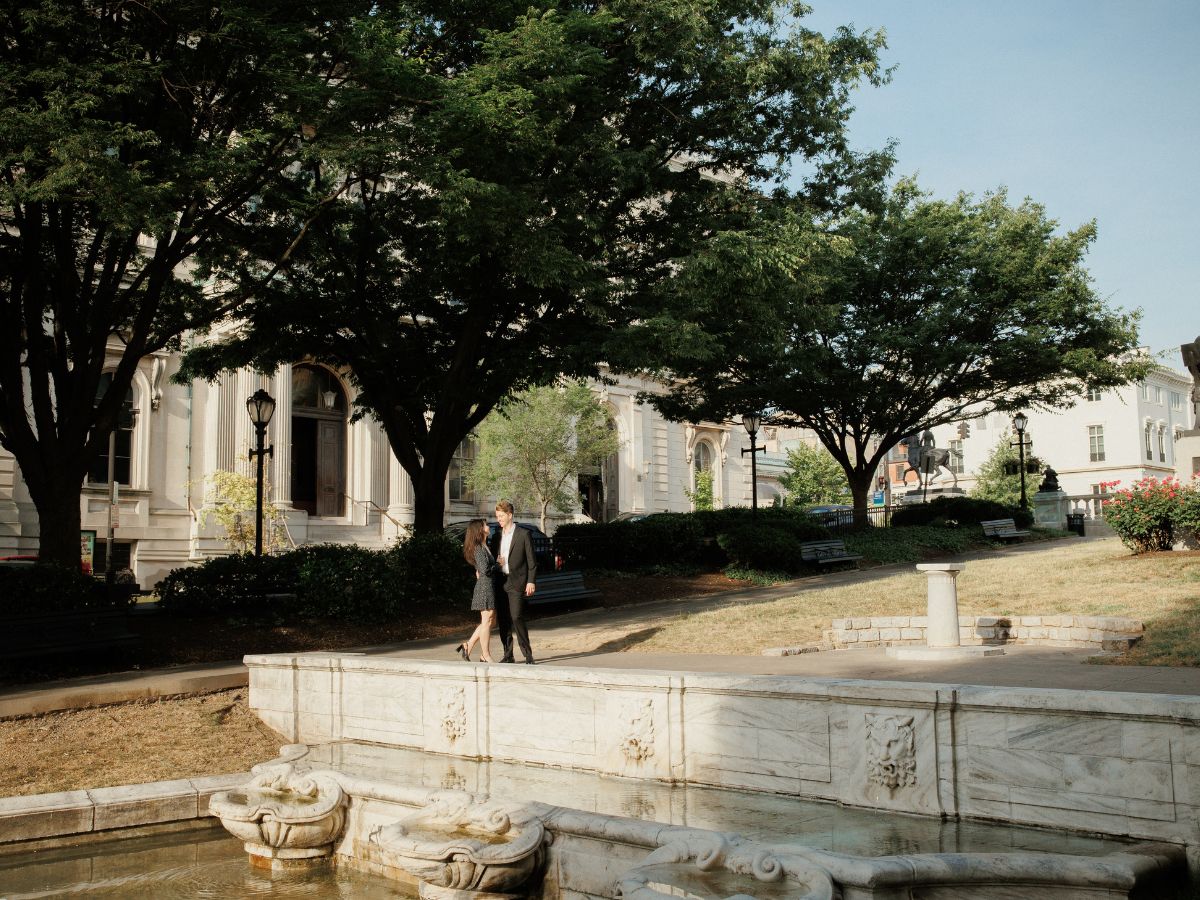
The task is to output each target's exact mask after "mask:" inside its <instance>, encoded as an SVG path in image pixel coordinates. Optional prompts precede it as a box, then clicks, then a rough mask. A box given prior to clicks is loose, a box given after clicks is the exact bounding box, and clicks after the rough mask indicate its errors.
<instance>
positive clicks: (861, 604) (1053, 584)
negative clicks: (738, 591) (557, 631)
mask: <svg viewBox="0 0 1200 900" xmlns="http://www.w3.org/2000/svg"><path fill="white" fill-rule="evenodd" d="M925 584H926V578H925V576H924V575H922V574H918V573H917V572H915V571H911V572H906V573H903V574H897V575H893V576H890V577H887V578H880V579H877V580H874V581H868V582H866V583H861V584H854V585H846V586H835V587H827V588H815V589H812V590H806V591H804V592H803V593H800V594H798V595H796V596H794V597H789V598H787V599H783V600H775V601H771V602H766V603H754V604H740V605H724V606H721V607H719V608H715V609H709V610H705V611H704V612H698V613H691V614H685V615H680V616H676V617H672V618H669V619H663V620H660V621H655V622H644V623H643V626H651V625H653V626H655V627H654V629H653V630H652V631H651V632H650V633H649V634H648V635H647V637H646V639H645V640H642V641H639V642H637V643H636V644H634V645H632V646H629V647H628V648H626V649H629V650H634V651H638V652H647V651H654V652H677V653H732V654H756V653H760V652H761V651H762V650H763V649H765V648H767V647H780V646H791V645H799V644H808V643H812V642H814V641H816V640H819V639H820V638H821V636H822V633H823V632H824V631H825V630H826V629H827V628H829V623H830V621H831V620H832V619H836V618H843V617H846V616H906V615H924V614H925ZM958 599H959V610H960V612H962V613H963V614H964V615H982V614H997V615H1056V614H1063V613H1070V614H1074V615H1096V616H1128V617H1130V618H1134V619H1140V620H1141V621H1142V622H1144V623H1145V625H1146V637H1145V638H1144V639H1143V641H1142V643H1141V646H1140V647H1139V648H1138V649H1137V650H1136V651H1135V652H1134V653H1132V654H1130V655H1129V657H1127V658H1124V659H1122V660H1120V661H1122V662H1131V663H1140V664H1143V665H1189V666H1190V665H1200V641H1198V640H1197V627H1198V626H1200V555H1195V554H1182V553H1162V554H1155V555H1150V556H1143V557H1135V556H1133V555H1131V554H1130V553H1129V551H1127V550H1126V549H1125V548H1124V547H1123V546H1122V545H1121V543H1120V541H1118V540H1117V539H1116V538H1112V539H1110V540H1103V541H1088V542H1086V543H1085V542H1063V543H1057V542H1056V543H1050V544H1046V545H1045V547H1044V549H1039V550H1036V551H1030V552H1027V553H1024V554H1022V555H1020V556H1006V557H997V558H995V559H981V560H972V561H970V562H969V563H968V564H967V568H966V570H965V571H964V572H962V573H961V574H960V575H959V578H958ZM718 635H719V637H714V636H718Z"/></svg>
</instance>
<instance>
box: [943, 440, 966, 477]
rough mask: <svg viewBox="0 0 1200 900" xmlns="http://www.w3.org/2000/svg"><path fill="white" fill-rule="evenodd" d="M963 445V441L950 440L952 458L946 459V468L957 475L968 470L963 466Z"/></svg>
mask: <svg viewBox="0 0 1200 900" xmlns="http://www.w3.org/2000/svg"><path fill="white" fill-rule="evenodd" d="M962 447H963V442H962V441H951V442H950V458H949V459H948V460H946V468H947V469H949V470H950V471H951V472H953V473H954V474H955V475H961V474H962V473H963V472H965V471H966V467H965V466H963V455H962Z"/></svg>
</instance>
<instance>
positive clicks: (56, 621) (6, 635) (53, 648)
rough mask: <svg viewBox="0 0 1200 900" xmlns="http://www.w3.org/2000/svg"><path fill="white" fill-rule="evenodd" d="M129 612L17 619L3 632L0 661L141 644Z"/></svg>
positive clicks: (7, 620)
mask: <svg viewBox="0 0 1200 900" xmlns="http://www.w3.org/2000/svg"><path fill="white" fill-rule="evenodd" d="M138 640H139V639H138V636H137V635H136V634H133V633H132V632H130V631H129V611H128V610H127V609H94V610H80V611H72V612H52V613H41V614H36V615H25V616H14V617H11V618H5V619H4V627H3V629H0V659H29V658H31V657H38V656H52V655H61V654H64V653H84V652H89V651H96V650H115V649H119V648H122V647H128V646H130V645H132V644H135V643H137V641H138Z"/></svg>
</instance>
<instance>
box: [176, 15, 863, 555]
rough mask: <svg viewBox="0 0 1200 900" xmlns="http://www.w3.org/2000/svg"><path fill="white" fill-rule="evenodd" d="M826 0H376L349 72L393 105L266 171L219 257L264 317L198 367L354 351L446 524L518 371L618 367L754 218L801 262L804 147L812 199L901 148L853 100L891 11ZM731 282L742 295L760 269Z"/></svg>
mask: <svg viewBox="0 0 1200 900" xmlns="http://www.w3.org/2000/svg"><path fill="white" fill-rule="evenodd" d="M803 14H804V11H803V9H802V8H801V7H792V6H784V5H781V4H776V3H773V2H766V3H764V2H758V0H718V2H715V3H708V4H687V3H684V4H680V3H677V2H674V0H636V2H633V0H618V2H616V3H611V4H610V3H603V4H566V5H563V4H558V3H548V2H547V3H534V4H532V5H530V4H526V3H516V4H495V3H485V4H466V5H464V4H457V5H453V6H451V5H444V4H443V5H441V6H431V5H423V6H416V7H413V6H411V5H399V4H387V3H384V4H376V5H373V6H372V7H371V12H370V15H363V16H361V17H359V18H358V19H357V20H356V24H355V28H354V29H352V30H350V31H338V32H337V33H338V35H339V36H340V37H342V38H343V44H342V51H343V54H344V56H345V58H346V59H347V60H348V63H347V64H348V66H349V68H350V71H351V72H352V74H353V75H354V77H352V78H350V79H346V81H347V82H348V83H349V84H351V85H353V86H354V87H355V89H356V90H357V91H360V92H361V93H362V94H363V95H364V97H367V98H372V99H374V100H375V102H374V104H373V105H372V106H370V107H368V105H367V104H366V103H365V102H364V103H363V104H362V105H361V107H355V108H356V109H359V108H362V109H367V108H371V109H374V110H375V111H376V113H377V117H376V119H375V120H374V121H364V122H361V123H358V125H359V127H358V131H357V134H356V136H355V139H353V140H347V141H344V142H341V143H336V144H333V145H329V144H327V145H326V149H325V150H324V152H323V151H322V150H321V149H320V148H316V149H314V152H313V153H312V154H311V156H312V158H311V159H310V160H307V161H306V164H305V165H303V166H300V167H298V168H297V169H296V170H295V175H294V178H293V179H292V182H291V183H290V184H289V185H287V186H285V187H284V188H282V189H280V190H277V191H272V192H269V193H265V194H263V197H262V200H261V204H260V208H261V211H260V214H259V215H260V220H259V221H260V225H261V230H260V231H259V233H258V234H257V235H255V236H254V237H255V240H254V241H253V242H251V243H248V244H247V245H246V253H245V254H244V255H242V256H239V257H233V256H229V257H227V258H225V259H223V260H219V261H218V263H219V265H218V264H217V263H214V274H219V275H220V276H221V277H222V278H223V279H225V280H227V281H229V282H230V283H238V284H243V285H244V284H246V283H247V282H250V283H252V284H253V285H254V288H255V289H254V290H253V291H252V292H248V296H250V297H251V299H250V301H249V303H248V305H247V307H246V308H245V309H244V310H243V313H244V315H245V316H246V319H247V327H246V328H245V329H242V330H240V331H239V332H237V333H236V334H232V333H231V334H230V338H229V340H230V342H229V343H228V344H226V345H223V346H221V347H216V348H212V347H210V348H202V349H201V350H200V351H199V352H197V353H194V354H192V356H191V363H190V365H191V367H192V368H191V371H201V372H203V373H205V374H208V375H211V374H213V373H214V372H216V371H217V370H219V369H220V368H221V367H223V366H226V365H231V364H241V363H244V362H247V361H253V362H254V363H255V364H258V365H261V366H264V367H268V368H269V367H270V366H272V365H273V364H274V363H276V362H279V361H284V360H290V359H294V358H297V357H298V356H301V355H304V354H311V355H312V356H313V357H315V358H316V359H318V360H320V361H322V362H325V363H328V364H331V365H334V366H337V367H342V366H345V367H348V368H349V369H350V370H351V371H352V373H353V375H352V377H353V378H354V380H355V382H356V385H357V387H358V388H359V393H358V395H357V398H356V403H357V405H358V406H359V408H360V409H361V410H363V411H368V412H370V413H372V414H373V415H374V416H375V418H377V419H378V420H379V421H380V422H381V423H382V425H383V426H384V428H385V430H386V432H387V435H388V439H389V441H390V443H391V446H392V449H393V451H394V453H395V455H396V457H397V459H398V460H399V461H400V464H401V465H402V466H403V467H404V469H405V471H406V472H407V473H408V475H409V477H410V478H411V479H412V482H413V485H414V488H415V492H414V493H415V508H416V511H415V522H414V527H415V529H416V530H417V531H434V530H438V529H440V528H441V525H442V507H443V503H444V499H443V491H442V485H443V483H444V481H445V477H446V470H447V466H448V465H449V462H450V459H451V456H452V454H453V450H454V448H455V447H456V446H457V445H458V444H459V443H460V442H461V441H462V439H463V438H464V437H466V436H467V435H468V434H469V433H471V432H472V431H473V430H474V429H476V428H477V427H479V425H480V423H481V422H483V420H484V419H485V418H486V417H487V416H488V415H489V414H490V413H491V411H492V410H493V409H494V408H495V407H496V406H497V404H499V403H500V402H501V401H502V400H503V399H504V398H505V397H507V396H510V395H511V394H513V393H515V392H519V391H521V390H524V389H525V388H528V387H530V386H534V385H538V384H547V383H549V382H551V381H552V380H553V379H555V378H557V377H559V376H560V375H566V376H569V377H578V376H590V375H596V374H597V373H598V372H599V368H600V365H601V363H603V362H606V361H607V359H608V353H609V351H610V345H609V343H608V342H609V339H617V340H619V338H616V336H617V335H620V334H621V333H622V331H623V329H624V328H625V327H626V326H627V325H628V324H629V323H630V322H631V321H632V320H633V319H634V317H642V318H643V320H644V319H645V318H647V317H649V318H653V317H654V316H655V315H656V310H657V309H658V308H659V307H660V306H661V303H662V301H663V298H664V297H665V296H666V295H667V294H670V293H671V292H672V291H674V290H675V288H674V287H673V286H672V283H673V282H674V281H675V280H676V278H677V277H678V276H679V274H680V272H681V270H684V269H686V272H687V275H686V277H687V278H688V280H689V289H693V288H695V289H699V290H703V291H705V292H706V293H707V295H708V297H707V298H706V300H705V302H711V298H712V297H713V296H715V292H716V291H717V290H720V289H723V288H724V285H716V284H712V283H710V282H709V281H708V280H706V279H705V278H704V277H703V274H704V273H703V271H702V270H703V266H701V265H690V264H688V261H690V260H691V259H693V258H695V259H701V258H705V259H718V258H722V257H724V256H726V255H729V256H734V257H744V256H745V255H746V253H745V252H743V250H742V249H741V248H743V247H744V246H745V245H747V244H753V245H755V246H763V245H765V248H766V249H765V251H764V252H768V253H771V252H775V251H776V250H777V249H778V253H779V254H790V257H789V258H792V259H793V262H794V261H796V260H799V259H800V257H795V256H794V254H793V252H792V251H793V248H792V245H793V244H803V243H804V242H807V243H813V244H817V243H824V242H826V240H825V238H824V237H823V236H822V235H821V234H820V233H819V230H818V229H814V228H813V227H812V226H811V222H809V221H807V216H795V217H793V218H794V219H795V220H796V222H797V223H798V225H797V230H799V231H801V232H803V240H802V241H801V240H796V241H793V240H791V239H790V238H787V239H785V238H784V237H783V235H784V233H785V231H786V230H785V229H781V228H756V229H752V228H750V227H748V223H747V221H746V216H745V213H744V210H745V208H746V207H747V205H748V204H749V205H753V204H755V203H757V202H759V200H758V199H756V198H760V197H761V196H762V194H763V193H764V192H763V191H762V190H761V188H762V186H763V185H767V184H773V183H780V182H782V181H783V179H784V178H785V177H786V176H787V175H788V174H789V169H790V167H792V166H793V165H795V166H797V167H800V166H803V167H804V169H805V172H804V175H803V176H802V178H804V179H806V180H803V181H802V182H801V184H802V186H801V188H800V193H801V194H802V196H803V198H804V201H805V202H806V204H807V203H812V204H814V205H820V206H822V207H825V206H828V205H829V204H830V203H832V202H835V201H836V199H837V198H838V197H840V196H841V194H842V193H844V192H845V190H846V189H847V187H848V185H849V184H850V182H851V181H852V179H853V178H854V177H855V176H857V175H858V173H859V172H860V171H861V170H862V169H863V168H864V167H870V166H871V165H872V164H875V163H877V160H878V157H879V155H878V154H869V155H866V156H865V157H859V156H857V155H855V154H853V153H851V152H850V151H849V148H848V147H847V142H846V139H845V125H846V121H847V118H848V116H849V113H850V105H849V95H850V89H851V87H852V86H854V85H855V84H858V83H860V82H862V81H872V82H875V83H878V82H880V81H882V80H883V78H884V77H885V75H884V74H883V73H882V71H881V70H880V68H879V65H878V59H877V54H878V52H879V50H880V48H881V47H882V46H883V36H882V34H880V33H866V34H862V33H856V32H855V31H854V30H853V29H850V28H841V29H838V30H836V31H835V32H832V33H831V36H830V37H825V36H824V35H822V34H821V33H820V32H818V31H814V30H809V29H806V28H804V27H803ZM337 58H338V59H339V60H340V59H342V58H343V57H342V56H339V57H337ZM710 174H711V175H715V176H717V177H715V178H712V177H707V176H708V175H710ZM723 175H728V176H730V177H728V178H723V177H721V176H723ZM314 217H319V219H320V221H319V223H318V224H317V225H316V226H315V227H311V228H305V226H306V224H307V223H308V222H310V221H311V220H312V219H313V218H314ZM302 229H303V230H304V234H305V240H304V241H303V242H302V243H300V244H298V245H297V246H296V247H295V249H294V251H293V253H292V256H291V260H292V263H293V264H292V265H291V266H289V267H286V268H284V269H282V270H280V271H279V272H278V273H277V277H275V278H272V279H269V280H268V279H265V278H264V277H263V275H264V270H267V271H269V269H270V263H269V260H270V259H271V258H272V257H271V254H270V252H269V250H270V249H271V248H273V247H275V246H277V245H278V243H279V242H280V240H281V238H282V237H285V236H286V238H287V239H288V240H291V239H292V237H293V236H294V235H295V234H296V233H297V232H299V231H300V230H302ZM751 232H753V233H751ZM801 250H803V247H801ZM753 253H754V254H757V253H758V251H757V250H755V251H753ZM773 268H774V269H776V270H778V268H779V266H774V267H773ZM218 280H220V279H218ZM721 299H722V302H723V304H724V306H723V308H722V310H721V313H722V316H725V317H734V318H736V316H737V311H736V310H735V309H734V308H733V306H734V305H736V304H737V303H738V302H740V300H739V299H738V297H737V295H736V294H725V295H722V298H721Z"/></svg>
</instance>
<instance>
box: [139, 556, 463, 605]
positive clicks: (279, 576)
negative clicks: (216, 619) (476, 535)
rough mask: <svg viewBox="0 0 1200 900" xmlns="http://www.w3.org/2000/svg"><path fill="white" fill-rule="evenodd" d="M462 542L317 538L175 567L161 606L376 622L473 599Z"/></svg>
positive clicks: (162, 589) (161, 588)
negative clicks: (381, 544) (376, 546)
mask: <svg viewBox="0 0 1200 900" xmlns="http://www.w3.org/2000/svg"><path fill="white" fill-rule="evenodd" d="M473 580H474V579H473V578H472V575H471V570H470V568H469V567H468V566H467V565H466V564H465V563H464V561H463V558H462V546H461V544H459V543H458V542H457V541H454V540H452V539H450V538H447V537H444V536H441V535H423V536H419V537H413V538H410V539H409V540H407V541H405V542H403V543H400V544H397V545H395V546H393V547H391V548H389V549H387V550H368V549H365V548H362V547H357V546H353V545H342V544H316V545H307V546H304V547H300V548H298V549H296V550H292V551H289V552H287V553H281V554H278V555H274V556H264V557H262V560H261V562H259V561H256V560H255V558H254V557H253V556H251V555H247V554H241V555H232V556H220V557H214V558H212V559H209V560H206V561H205V562H203V563H201V564H200V565H198V566H191V567H184V568H179V569H174V570H172V571H171V572H170V573H168V574H167V576H166V577H165V578H164V579H163V580H162V581H160V582H159V584H158V587H157V591H158V596H159V601H160V603H161V604H162V608H163V609H164V610H166V611H168V612H171V613H174V614H176V615H211V614H217V613H222V614H232V615H237V616H240V617H246V618H274V619H288V618H305V617H337V618H341V619H347V620H352V621H360V622H379V621H387V620H390V619H394V618H396V617H397V616H398V615H402V614H405V613H412V612H414V611H416V610H419V609H422V608H426V609H427V608H430V607H437V606H443V607H444V606H449V605H453V604H457V603H461V602H463V601H464V600H466V599H467V598H468V597H470V593H471V586H472V583H473Z"/></svg>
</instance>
